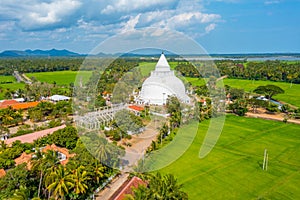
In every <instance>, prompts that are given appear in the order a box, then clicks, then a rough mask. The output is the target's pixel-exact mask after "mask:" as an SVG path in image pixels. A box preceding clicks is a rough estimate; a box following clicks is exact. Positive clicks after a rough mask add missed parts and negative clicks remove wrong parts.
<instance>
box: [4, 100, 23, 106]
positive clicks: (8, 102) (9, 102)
mask: <svg viewBox="0 0 300 200" xmlns="http://www.w3.org/2000/svg"><path fill="white" fill-rule="evenodd" d="M16 103H19V102H18V101H16V100H14V99H9V100H4V101H2V102H1V103H0V106H11V105H13V104H16Z"/></svg>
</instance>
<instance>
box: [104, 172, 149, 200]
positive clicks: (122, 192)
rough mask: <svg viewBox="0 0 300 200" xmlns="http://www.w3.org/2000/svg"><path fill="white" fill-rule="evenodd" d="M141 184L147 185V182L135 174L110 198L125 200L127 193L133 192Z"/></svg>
mask: <svg viewBox="0 0 300 200" xmlns="http://www.w3.org/2000/svg"><path fill="white" fill-rule="evenodd" d="M140 185H144V186H146V185H147V184H146V183H145V182H144V181H143V180H142V179H140V178H138V177H136V176H134V177H132V178H131V179H130V180H129V181H126V182H125V183H124V184H123V185H122V186H121V187H120V188H119V189H118V190H117V191H116V192H115V194H113V195H112V197H111V198H110V199H109V200H123V199H125V197H126V196H127V195H132V194H133V191H132V189H133V188H138V187H139V186H140Z"/></svg>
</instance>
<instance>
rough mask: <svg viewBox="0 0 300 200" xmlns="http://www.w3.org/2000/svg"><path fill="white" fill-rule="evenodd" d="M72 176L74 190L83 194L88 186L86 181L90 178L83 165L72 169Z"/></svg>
mask: <svg viewBox="0 0 300 200" xmlns="http://www.w3.org/2000/svg"><path fill="white" fill-rule="evenodd" d="M72 178H73V179H74V192H75V193H76V194H84V193H85V192H86V189H87V188H88V186H87V181H88V180H90V177H89V176H88V173H87V171H86V170H85V167H84V166H80V167H78V168H77V169H76V170H74V174H73V175H72Z"/></svg>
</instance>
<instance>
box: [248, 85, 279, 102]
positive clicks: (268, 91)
mask: <svg viewBox="0 0 300 200" xmlns="http://www.w3.org/2000/svg"><path fill="white" fill-rule="evenodd" d="M253 92H255V93H257V94H264V95H265V96H266V98H268V99H271V98H272V97H273V96H274V95H277V94H283V93H284V90H283V89H282V88H280V87H278V86H276V85H265V86H258V87H257V88H256V89H255V90H253Z"/></svg>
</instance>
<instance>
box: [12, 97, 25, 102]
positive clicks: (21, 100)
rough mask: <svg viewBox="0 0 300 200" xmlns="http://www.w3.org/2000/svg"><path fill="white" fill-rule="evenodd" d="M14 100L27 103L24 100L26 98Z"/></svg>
mask: <svg viewBox="0 0 300 200" xmlns="http://www.w3.org/2000/svg"><path fill="white" fill-rule="evenodd" d="M14 100H16V101H17V102H19V103H23V102H25V99H24V98H16V99H14Z"/></svg>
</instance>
